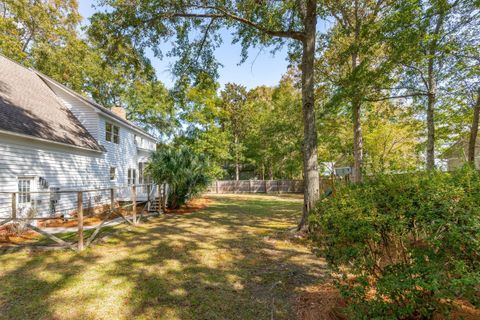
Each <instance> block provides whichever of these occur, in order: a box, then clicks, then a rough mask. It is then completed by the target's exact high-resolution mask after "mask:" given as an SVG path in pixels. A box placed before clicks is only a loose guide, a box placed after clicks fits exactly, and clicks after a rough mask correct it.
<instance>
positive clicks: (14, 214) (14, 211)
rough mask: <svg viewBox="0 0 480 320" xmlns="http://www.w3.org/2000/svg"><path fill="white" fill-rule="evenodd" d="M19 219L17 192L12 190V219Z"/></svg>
mask: <svg viewBox="0 0 480 320" xmlns="http://www.w3.org/2000/svg"><path fill="white" fill-rule="evenodd" d="M15 219H17V194H16V193H15V192H12V220H15Z"/></svg>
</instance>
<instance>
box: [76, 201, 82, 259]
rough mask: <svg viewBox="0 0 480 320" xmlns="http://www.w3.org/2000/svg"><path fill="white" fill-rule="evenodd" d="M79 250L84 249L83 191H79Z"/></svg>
mask: <svg viewBox="0 0 480 320" xmlns="http://www.w3.org/2000/svg"><path fill="white" fill-rule="evenodd" d="M77 218H78V219H77V221H78V251H82V250H83V192H82V191H79V192H78V193H77Z"/></svg>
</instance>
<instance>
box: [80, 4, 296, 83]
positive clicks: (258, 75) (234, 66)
mask: <svg viewBox="0 0 480 320" xmlns="http://www.w3.org/2000/svg"><path fill="white" fill-rule="evenodd" d="M94 3H95V2H94V1H92V0H79V10H80V14H81V15H82V16H83V17H84V19H85V21H84V23H85V24H86V23H88V17H90V16H91V15H92V14H93V13H94V12H95V11H96V10H95V9H94V8H93V7H92V5H93V4H94ZM222 35H223V37H224V38H223V40H224V41H223V44H222V46H221V47H220V48H218V49H217V51H216V57H217V59H218V61H219V62H220V63H221V64H222V65H223V68H221V69H220V70H219V73H220V78H219V82H220V84H221V85H222V86H223V85H224V84H225V83H228V82H235V83H238V84H242V85H244V86H246V87H247V88H253V87H256V86H259V85H267V86H274V85H276V84H278V82H279V80H280V78H281V77H282V75H283V74H284V73H285V72H286V70H287V66H288V61H287V60H286V57H287V50H286V48H284V49H282V50H280V51H278V52H276V54H275V56H272V54H271V53H270V50H269V49H268V48H267V49H263V50H260V49H258V48H257V49H251V50H250V51H249V59H248V60H247V61H246V62H244V63H243V64H241V65H238V63H239V62H240V49H241V48H240V45H232V44H231V36H230V33H229V32H228V31H227V30H225V31H224V32H222ZM148 57H149V58H150V60H151V61H152V64H153V65H154V67H155V69H156V70H157V76H158V78H159V79H160V80H161V81H162V82H163V83H165V84H166V85H167V87H172V85H173V81H174V78H173V75H172V74H171V73H170V72H169V66H170V65H171V64H172V63H173V61H174V60H172V59H171V58H167V57H165V58H164V59H163V60H159V59H157V58H155V57H154V56H153V54H148Z"/></svg>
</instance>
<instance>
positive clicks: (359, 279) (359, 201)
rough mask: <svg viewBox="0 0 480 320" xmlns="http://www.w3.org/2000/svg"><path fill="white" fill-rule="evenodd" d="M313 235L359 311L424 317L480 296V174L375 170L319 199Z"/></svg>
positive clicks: (371, 315) (353, 311)
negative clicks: (385, 172) (361, 180)
mask: <svg viewBox="0 0 480 320" xmlns="http://www.w3.org/2000/svg"><path fill="white" fill-rule="evenodd" d="M310 223H311V226H312V230H313V238H314V240H315V241H317V243H318V244H319V246H320V248H321V249H322V251H323V254H324V256H325V257H326V258H327V260H328V262H329V264H330V265H331V267H333V268H334V269H335V270H336V271H337V272H338V274H339V275H340V276H341V277H340V280H339V282H338V284H339V286H340V288H341V292H342V294H343V295H344V297H346V298H347V299H348V300H349V301H350V307H349V308H348V310H347V312H350V316H352V317H353V318H356V319H358V318H365V319H371V318H379V319H426V318H430V317H431V316H432V315H433V314H434V313H448V312H449V310H450V309H451V307H452V301H454V300H455V299H457V298H461V299H464V300H468V301H470V302H471V303H473V304H474V305H476V306H479V299H480V293H479V291H480V287H479V284H480V174H479V173H478V172H477V171H474V170H471V169H469V168H465V169H463V170H460V171H458V172H454V173H440V172H434V173H419V174H405V175H389V176H376V177H370V178H368V179H367V180H366V181H365V182H364V183H362V184H358V185H349V186H345V185H343V186H338V188H337V189H336V190H335V193H334V196H332V197H328V198H325V199H322V200H321V201H319V203H318V205H317V208H316V212H315V213H314V214H313V215H311V218H310Z"/></svg>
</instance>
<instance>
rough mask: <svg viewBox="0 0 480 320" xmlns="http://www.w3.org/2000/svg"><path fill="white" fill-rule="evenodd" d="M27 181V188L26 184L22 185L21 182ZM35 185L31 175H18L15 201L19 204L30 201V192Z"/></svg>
mask: <svg viewBox="0 0 480 320" xmlns="http://www.w3.org/2000/svg"><path fill="white" fill-rule="evenodd" d="M22 182H23V183H25V182H28V188H27V186H26V185H24V186H23V187H22V186H21V184H22ZM34 186H35V178H33V177H25V176H23V177H18V178H17V190H18V192H17V195H18V196H17V203H18V204H19V205H25V204H29V203H32V192H33V191H34V190H33V188H34Z"/></svg>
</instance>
